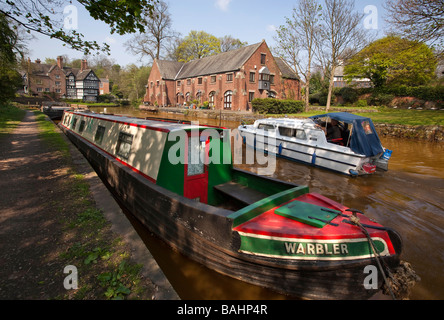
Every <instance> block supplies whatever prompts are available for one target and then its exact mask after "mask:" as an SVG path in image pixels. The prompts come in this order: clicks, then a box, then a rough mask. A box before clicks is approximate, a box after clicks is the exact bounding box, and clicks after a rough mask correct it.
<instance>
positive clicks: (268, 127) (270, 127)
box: [257, 123, 275, 131]
mask: <svg viewBox="0 0 444 320" xmlns="http://www.w3.org/2000/svg"><path fill="white" fill-rule="evenodd" d="M257 128H258V129H262V130H265V131H272V130H274V129H275V128H274V126H273V125H272V124H265V123H261V124H259V126H258V127H257Z"/></svg>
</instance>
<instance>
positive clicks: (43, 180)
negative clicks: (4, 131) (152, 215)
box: [0, 111, 178, 300]
mask: <svg viewBox="0 0 444 320" xmlns="http://www.w3.org/2000/svg"><path fill="white" fill-rule="evenodd" d="M70 152H71V155H72V159H73V161H72V162H71V163H69V161H66V159H64V158H63V156H62V155H61V154H60V153H58V152H53V151H52V150H51V149H50V148H49V147H48V146H47V145H46V144H45V143H44V142H43V141H42V140H41V139H40V138H39V135H38V126H37V123H36V120H35V116H34V114H33V113H32V112H29V111H28V112H27V113H26V116H25V118H24V119H23V121H22V122H21V123H20V125H19V126H18V127H17V128H16V129H15V130H14V131H13V132H12V133H11V134H9V135H8V136H7V137H4V138H2V139H1V140H0V194H1V196H0V299H8V300H14V299H27V300H33V299H55V298H59V299H60V298H62V299H63V298H66V297H69V296H70V295H69V293H68V292H67V290H66V289H65V288H64V285H63V281H64V278H65V277H66V276H67V274H64V273H63V269H64V267H65V266H66V263H67V262H66V259H65V260H64V259H61V258H60V257H61V253H62V252H63V251H64V250H65V251H66V248H69V247H72V245H73V243H70V238H69V236H68V235H67V230H66V226H64V224H63V216H62V217H61V215H62V214H64V215H67V214H70V213H69V212H64V211H63V210H61V208H60V206H56V205H53V204H54V203H62V202H63V201H65V198H66V199H67V198H68V197H67V194H66V193H65V191H66V185H67V183H66V182H67V181H66V179H70V177H71V175H70V173H69V172H70V170H72V166H73V165H74V166H75V168H76V171H77V172H80V173H81V174H83V175H84V177H85V179H86V180H87V181H88V183H89V185H90V191H91V193H92V196H93V198H94V201H95V203H96V206H97V207H98V208H99V209H101V210H102V212H103V213H104V215H105V216H106V218H107V219H108V220H109V221H111V223H112V228H111V229H110V230H109V233H110V237H109V239H113V238H116V237H118V236H120V237H121V238H122V239H123V241H125V242H126V243H127V245H128V246H129V247H130V249H129V251H130V252H131V260H133V261H134V262H136V263H139V264H142V265H143V268H142V274H143V276H144V277H145V278H146V279H147V280H146V281H143V282H142V283H143V285H146V288H144V289H146V290H147V292H150V295H151V294H152V298H154V299H178V297H177V294H176V293H175V292H174V290H173V289H172V288H171V286H170V284H169V282H168V280H167V279H166V278H165V276H164V275H163V273H162V271H161V270H160V268H159V267H158V266H157V264H156V262H155V260H154V259H153V258H152V256H151V255H150V253H149V251H148V249H147V248H146V246H145V245H144V243H143V242H142V240H141V239H140V238H139V237H138V236H137V234H136V232H135V231H134V228H133V227H132V226H131V224H130V223H129V222H128V220H127V219H126V218H125V216H124V215H123V214H122V212H121V210H120V208H119V207H118V206H117V205H116V203H115V202H114V200H113V199H112V197H111V196H110V194H109V193H108V192H107V190H106V188H105V187H104V186H103V184H102V183H101V182H100V180H99V178H98V177H97V176H96V175H95V173H94V171H93V170H92V168H91V167H90V166H89V165H88V163H87V162H86V160H85V159H84V158H83V156H82V155H81V154H80V153H79V152H78V151H77V150H76V149H75V148H74V147H71V150H70ZM66 201H69V200H68V199H67V200H66ZM81 276H82V275H79V277H81ZM79 282H80V281H79ZM89 298H91V299H104V297H103V296H98V297H95V296H94V295H93V296H90V297H89Z"/></svg>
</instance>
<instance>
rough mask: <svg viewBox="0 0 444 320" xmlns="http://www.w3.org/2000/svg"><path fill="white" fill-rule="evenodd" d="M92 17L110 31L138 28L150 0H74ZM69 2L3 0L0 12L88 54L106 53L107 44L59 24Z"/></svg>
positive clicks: (129, 30)
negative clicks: (105, 25) (98, 42)
mask: <svg viewBox="0 0 444 320" xmlns="http://www.w3.org/2000/svg"><path fill="white" fill-rule="evenodd" d="M77 2H78V3H79V4H80V5H82V6H84V8H85V9H86V10H87V11H88V12H89V14H90V15H91V17H92V18H94V19H95V20H101V21H103V22H105V23H106V24H108V25H109V26H110V32H111V33H118V34H120V35H123V34H127V33H134V32H136V31H139V32H141V33H143V32H144V31H145V26H144V24H143V21H144V20H143V19H144V18H143V17H144V15H146V14H148V15H149V14H151V12H152V9H153V5H152V4H151V3H152V2H154V0H116V1H109V0H78V1H77ZM69 4H71V1H68V0H65V1H64V0H14V1H12V0H6V1H5V2H4V3H3V2H2V3H1V4H0V13H2V14H4V15H5V16H6V17H8V18H10V19H12V20H14V21H15V22H16V23H17V24H19V25H21V26H22V27H24V28H25V29H27V30H28V32H30V31H34V32H38V33H40V34H43V35H46V36H48V37H51V38H54V39H58V40H60V41H62V42H64V43H65V44H67V45H69V46H70V47H71V48H72V49H75V50H79V51H83V52H84V53H85V54H89V53H90V52H91V51H96V50H102V51H104V52H106V53H109V46H108V45H107V44H103V46H100V45H98V44H97V42H96V41H86V40H84V39H83V37H84V36H83V35H82V34H81V33H78V32H77V31H75V30H74V29H70V30H67V29H66V28H63V24H62V20H63V19H62V18H63V11H62V10H63V9H64V8H65V7H67V5H69Z"/></svg>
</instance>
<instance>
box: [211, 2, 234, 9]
mask: <svg viewBox="0 0 444 320" xmlns="http://www.w3.org/2000/svg"><path fill="white" fill-rule="evenodd" d="M231 1H232V0H216V2H215V4H214V5H215V6H216V8H218V9H220V10H222V11H227V10H228V5H229V4H230V2H231Z"/></svg>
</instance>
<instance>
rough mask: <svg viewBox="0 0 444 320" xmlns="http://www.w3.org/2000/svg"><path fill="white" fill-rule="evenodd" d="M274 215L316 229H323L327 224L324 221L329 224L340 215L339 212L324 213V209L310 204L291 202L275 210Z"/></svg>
mask: <svg viewBox="0 0 444 320" xmlns="http://www.w3.org/2000/svg"><path fill="white" fill-rule="evenodd" d="M335 212H336V213H335ZM274 213H276V214H278V215H280V216H283V217H286V218H289V219H292V220H296V221H299V222H302V223H305V224H308V225H310V226H313V227H316V228H323V227H324V226H325V225H327V222H324V221H328V222H330V221H331V220H333V219H334V218H336V217H337V216H338V214H340V211H336V210H328V211H325V210H324V208H322V207H320V206H317V205H314V204H311V203H306V202H301V201H292V202H290V203H287V204H286V205H285V206H282V207H280V208H278V209H276V210H275V211H274ZM313 218H314V219H313ZM321 220H323V221H321Z"/></svg>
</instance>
